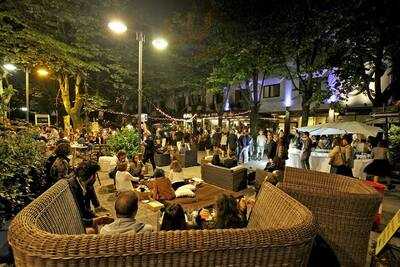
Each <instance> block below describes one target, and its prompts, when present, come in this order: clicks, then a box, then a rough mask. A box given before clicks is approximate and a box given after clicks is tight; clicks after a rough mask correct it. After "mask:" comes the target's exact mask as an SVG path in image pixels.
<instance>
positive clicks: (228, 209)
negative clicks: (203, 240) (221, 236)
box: [196, 194, 247, 229]
mask: <svg viewBox="0 0 400 267" xmlns="http://www.w3.org/2000/svg"><path fill="white" fill-rule="evenodd" d="M215 213H216V214H215V218H212V217H213V216H212V215H211V214H209V212H208V211H207V210H205V209H202V210H200V211H199V214H198V216H197V218H196V223H197V225H198V226H199V227H200V228H202V229H204V228H213V229H230V228H243V227H246V225H247V217H246V214H247V203H246V200H245V199H244V198H242V199H241V200H240V201H239V202H238V201H236V199H235V198H234V197H232V196H228V195H226V194H222V195H221V196H219V197H218V199H217V202H216V204H215ZM210 220H212V221H213V222H212V223H209V222H207V221H210Z"/></svg>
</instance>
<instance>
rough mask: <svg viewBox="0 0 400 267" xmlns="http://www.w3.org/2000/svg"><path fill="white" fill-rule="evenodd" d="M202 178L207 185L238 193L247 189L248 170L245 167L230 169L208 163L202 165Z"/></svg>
mask: <svg viewBox="0 0 400 267" xmlns="http://www.w3.org/2000/svg"><path fill="white" fill-rule="evenodd" d="M201 178H202V179H203V180H204V181H205V182H206V183H210V184H213V185H216V186H219V187H222V188H224V189H228V190H231V191H235V192H236V191H240V190H242V189H244V188H246V182H247V180H246V179H247V169H246V168H245V167H243V166H237V167H233V168H230V169H229V168H225V167H220V166H215V165H213V164H211V163H206V164H202V165H201Z"/></svg>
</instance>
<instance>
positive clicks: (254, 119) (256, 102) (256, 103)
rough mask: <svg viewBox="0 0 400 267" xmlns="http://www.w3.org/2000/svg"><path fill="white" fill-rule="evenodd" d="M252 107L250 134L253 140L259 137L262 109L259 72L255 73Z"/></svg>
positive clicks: (255, 71)
mask: <svg viewBox="0 0 400 267" xmlns="http://www.w3.org/2000/svg"><path fill="white" fill-rule="evenodd" d="M252 79H253V88H252V94H253V96H252V98H253V99H252V100H253V101H252V105H251V107H250V133H251V136H253V138H256V137H257V132H258V110H259V109H260V98H259V94H258V71H257V70H254V71H253V77H252Z"/></svg>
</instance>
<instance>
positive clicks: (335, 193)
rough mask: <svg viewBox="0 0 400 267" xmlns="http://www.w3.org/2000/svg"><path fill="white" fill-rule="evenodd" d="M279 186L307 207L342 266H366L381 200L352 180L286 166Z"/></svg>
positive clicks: (367, 188)
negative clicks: (372, 230)
mask: <svg viewBox="0 0 400 267" xmlns="http://www.w3.org/2000/svg"><path fill="white" fill-rule="evenodd" d="M278 187H279V188H281V189H282V190H283V191H285V192H286V193H288V194H289V195H290V196H292V197H293V198H295V199H297V200H298V201H300V202H301V203H302V204H304V205H305V206H306V207H308V208H309V209H310V210H311V212H312V213H313V214H314V216H315V218H316V220H317V224H318V226H319V230H320V235H321V236H322V238H324V239H325V241H326V242H327V243H328V244H329V245H330V247H331V248H332V249H333V250H334V251H335V253H336V256H337V257H338V259H339V262H340V264H341V266H365V261H366V257H367V252H368V242H369V237H370V230H371V228H372V224H373V221H374V217H375V214H376V212H377V210H378V207H379V204H380V202H381V201H382V197H381V196H380V195H379V194H378V193H377V192H376V191H375V190H374V189H373V188H372V187H369V186H367V185H365V184H363V183H362V181H359V180H357V179H352V178H349V177H345V176H341V175H335V174H329V173H322V172H317V171H309V170H303V169H297V168H291V167H286V169H285V176H284V180H283V183H280V184H278Z"/></svg>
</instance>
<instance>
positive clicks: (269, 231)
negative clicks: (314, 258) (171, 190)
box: [8, 180, 316, 267]
mask: <svg viewBox="0 0 400 267" xmlns="http://www.w3.org/2000/svg"><path fill="white" fill-rule="evenodd" d="M315 234H316V226H315V223H314V219H313V216H312V214H311V212H310V211H309V210H308V209H307V208H306V207H304V206H303V205H301V204H300V203H299V202H297V201H296V200H294V199H293V198H291V197H290V196H288V195H287V194H285V193H284V192H282V191H281V190H279V189H278V188H276V187H274V186H272V185H270V184H267V183H265V184H264V185H263V187H262V190H261V193H260V194H259V197H258V199H257V201H256V204H255V207H254V208H253V212H252V215H251V218H250V220H249V224H248V227H247V228H244V229H226V230H221V229H219V230H185V231H160V232H146V233H139V234H135V235H111V236H109V235H108V236H107V235H87V234H84V228H83V226H82V224H81V220H80V217H79V212H78V209H77V207H76V205H75V202H74V199H73V196H72V193H71V191H70V190H69V186H68V183H67V182H66V181H63V180H61V181H59V182H57V183H56V184H55V185H54V186H53V187H51V188H50V189H49V190H47V191H46V192H45V193H43V194H42V195H41V196H40V197H39V198H37V199H36V200H34V201H33V202H32V203H31V204H30V205H28V206H27V207H26V208H24V209H23V210H22V211H21V212H20V213H19V214H18V215H17V216H16V217H15V219H14V220H13V221H12V223H11V226H10V229H9V235H8V241H9V243H10V245H11V247H12V249H13V252H14V257H15V263H16V266H93V267H94V266H174V267H179V266H185V267H186V266H305V265H306V263H307V259H308V256H309V253H310V250H311V245H312V240H313V238H314V236H315Z"/></svg>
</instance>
